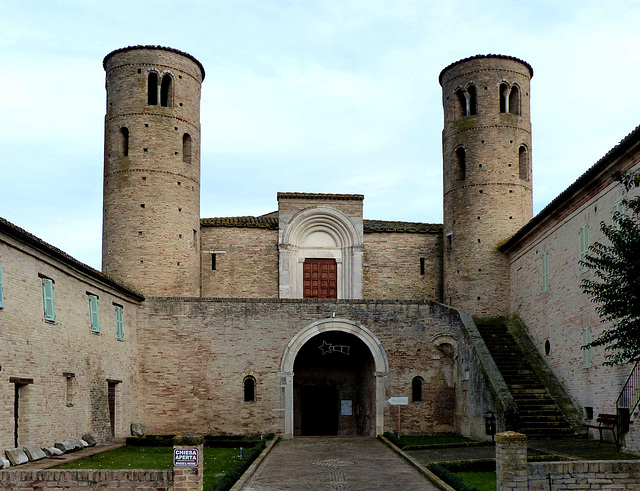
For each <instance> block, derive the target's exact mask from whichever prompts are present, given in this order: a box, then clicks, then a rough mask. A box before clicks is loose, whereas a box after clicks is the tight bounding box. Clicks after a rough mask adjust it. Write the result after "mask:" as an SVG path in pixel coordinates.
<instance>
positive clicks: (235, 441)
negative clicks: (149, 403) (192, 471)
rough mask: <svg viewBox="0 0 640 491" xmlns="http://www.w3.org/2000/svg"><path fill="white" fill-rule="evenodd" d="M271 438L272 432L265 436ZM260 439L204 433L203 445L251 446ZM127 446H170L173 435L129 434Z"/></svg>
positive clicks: (225, 446)
mask: <svg viewBox="0 0 640 491" xmlns="http://www.w3.org/2000/svg"><path fill="white" fill-rule="evenodd" d="M269 436H270V437H271V438H269V439H272V438H273V434H269V435H267V437H269ZM261 441H262V440H260V439H259V438H257V437H255V436H251V437H247V436H242V435H205V437H204V446H205V447H217V448H236V447H253V446H254V445H257V444H258V443H260V442H261ZM126 444H127V446H128V447H172V446H173V435H147V436H144V437H141V438H140V437H135V436H130V437H128V438H127V439H126Z"/></svg>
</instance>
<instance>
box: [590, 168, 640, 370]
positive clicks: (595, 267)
mask: <svg viewBox="0 0 640 491" xmlns="http://www.w3.org/2000/svg"><path fill="white" fill-rule="evenodd" d="M615 178H616V180H617V181H618V182H620V183H621V184H622V185H624V186H625V188H626V190H627V191H629V190H630V189H631V188H633V187H640V175H638V174H628V173H627V174H618V175H616V177H615ZM622 203H623V205H624V206H625V207H626V212H624V213H621V212H619V211H616V212H615V213H614V215H613V223H612V224H611V225H606V224H605V223H604V222H601V223H600V229H601V230H602V233H603V234H604V235H605V237H606V238H607V239H608V241H609V244H602V243H600V242H596V243H594V244H593V245H591V246H590V247H589V250H588V253H587V255H586V256H585V258H584V260H583V261H580V264H581V265H582V266H584V267H586V268H588V269H590V270H592V271H593V272H594V278H593V279H585V280H583V281H582V285H581V288H582V291H583V292H584V293H587V294H589V295H591V296H592V298H591V301H592V302H595V303H597V304H598V306H597V307H596V311H597V312H598V314H599V315H600V318H601V320H602V322H606V323H611V324H612V327H610V328H608V329H605V331H604V332H603V333H602V334H601V335H600V336H599V337H598V338H597V339H595V340H594V341H592V342H591V343H589V344H587V345H585V346H583V349H587V348H591V347H594V346H605V350H606V351H607V354H606V361H605V362H604V364H605V365H616V364H621V363H627V362H634V361H638V360H640V196H639V197H636V198H635V199H628V200H627V199H625V200H623V202H622Z"/></svg>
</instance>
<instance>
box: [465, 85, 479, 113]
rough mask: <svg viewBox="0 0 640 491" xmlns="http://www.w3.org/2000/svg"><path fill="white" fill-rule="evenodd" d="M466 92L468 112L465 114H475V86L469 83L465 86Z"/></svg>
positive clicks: (476, 108) (476, 106)
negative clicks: (467, 95)
mask: <svg viewBox="0 0 640 491" xmlns="http://www.w3.org/2000/svg"><path fill="white" fill-rule="evenodd" d="M467 93H468V94H469V114H467V116H475V115H476V114H478V99H477V95H476V86H475V85H469V87H467Z"/></svg>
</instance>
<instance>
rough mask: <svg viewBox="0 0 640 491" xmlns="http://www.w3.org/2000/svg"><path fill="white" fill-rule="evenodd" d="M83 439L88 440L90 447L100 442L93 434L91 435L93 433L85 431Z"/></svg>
mask: <svg viewBox="0 0 640 491" xmlns="http://www.w3.org/2000/svg"><path fill="white" fill-rule="evenodd" d="M82 439H83V440H84V441H85V442H87V443H88V444H89V446H90V447H93V446H94V445H95V444H96V443H98V442H97V441H96V439H95V438H93V435H91V433H85V434H84V435H82Z"/></svg>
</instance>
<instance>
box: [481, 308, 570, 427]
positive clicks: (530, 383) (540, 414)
mask: <svg viewBox="0 0 640 491" xmlns="http://www.w3.org/2000/svg"><path fill="white" fill-rule="evenodd" d="M475 323H476V326H477V327H478V330H479V331H480V334H481V335H482V338H483V339H484V342H485V344H486V345H487V348H488V349H489V353H491V356H492V357H493V359H494V361H495V363H496V365H497V366H498V369H499V370H500V373H501V374H502V377H503V378H504V381H505V382H506V384H507V386H508V387H509V391H510V392H511V395H512V396H513V399H514V400H515V402H516V404H517V406H518V417H519V428H518V431H519V432H521V433H524V434H525V435H527V436H528V437H529V438H558V437H563V436H571V435H574V431H573V429H572V428H571V426H570V425H569V423H568V422H567V420H566V419H565V417H564V415H563V414H562V412H561V411H560V409H559V408H558V406H557V404H556V403H555V402H554V400H553V399H552V398H551V396H550V395H549V393H548V392H547V389H545V387H544V385H543V384H542V382H540V379H539V378H538V376H537V375H536V374H535V372H534V371H533V369H532V368H531V365H530V364H529V362H527V360H526V358H525V356H524V354H523V352H522V350H521V349H520V347H519V346H518V345H517V343H516V341H515V339H514V338H513V336H512V335H511V334H510V333H509V331H508V329H507V326H506V324H505V322H504V321H503V320H501V319H477V320H475Z"/></svg>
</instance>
